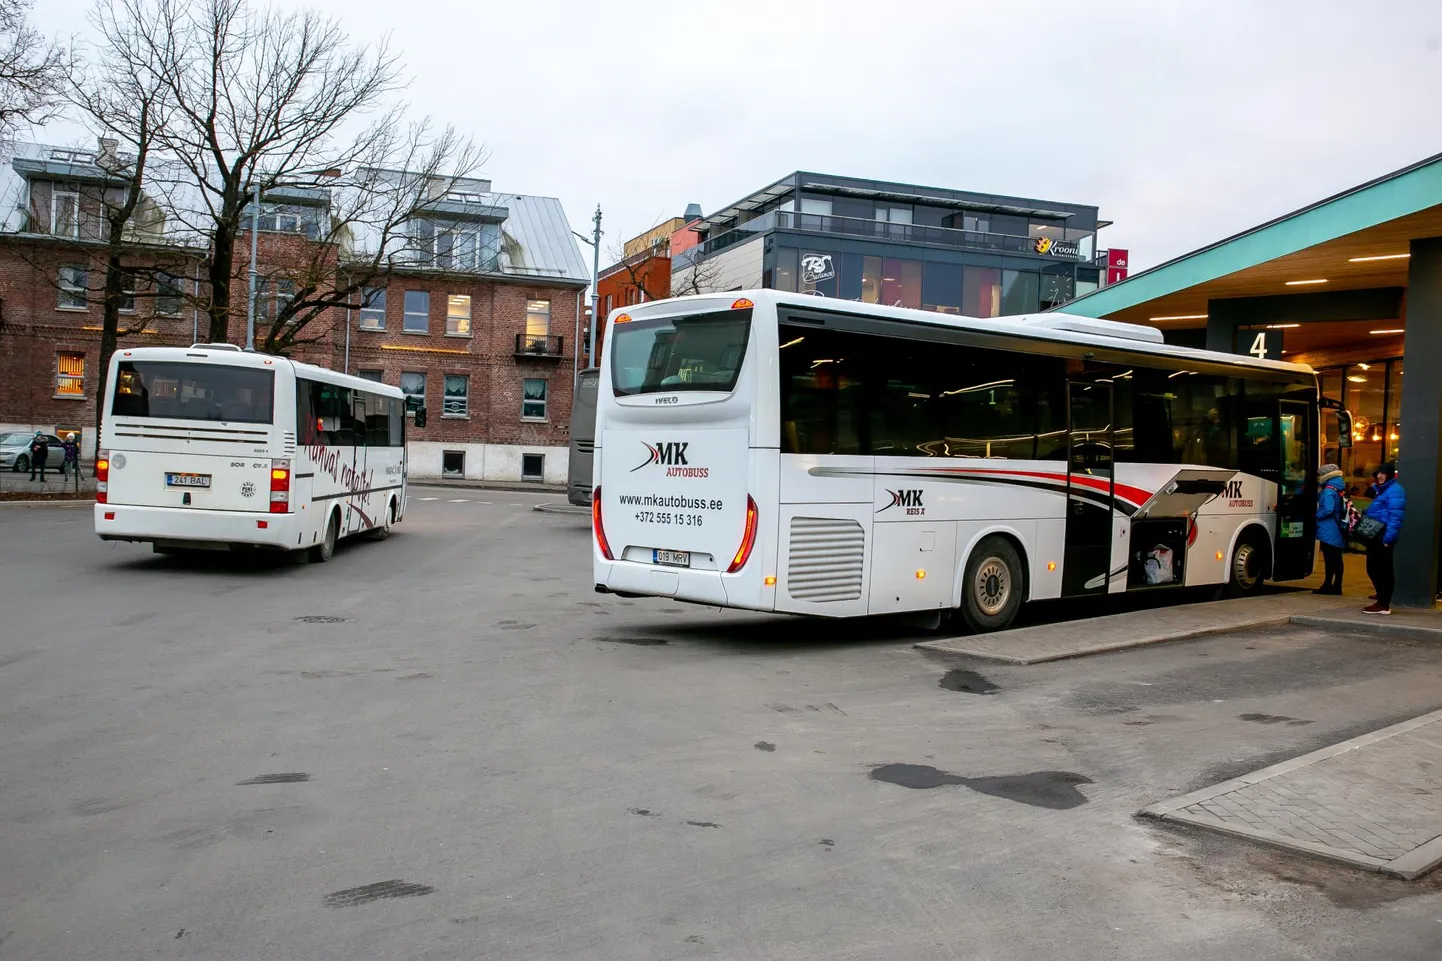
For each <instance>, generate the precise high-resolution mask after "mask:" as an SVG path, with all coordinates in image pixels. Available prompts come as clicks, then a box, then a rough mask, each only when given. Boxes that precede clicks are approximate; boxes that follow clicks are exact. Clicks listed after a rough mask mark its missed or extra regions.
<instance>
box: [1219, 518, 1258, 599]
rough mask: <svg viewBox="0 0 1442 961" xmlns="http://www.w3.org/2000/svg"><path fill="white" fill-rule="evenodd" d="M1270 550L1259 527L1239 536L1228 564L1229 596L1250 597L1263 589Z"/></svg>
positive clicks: (1227, 587) (1227, 592)
mask: <svg viewBox="0 0 1442 961" xmlns="http://www.w3.org/2000/svg"><path fill="white" fill-rule="evenodd" d="M1267 555H1268V550H1267V543H1266V539H1265V538H1264V537H1262V535H1261V533H1260V531H1259V530H1258V529H1257V528H1249V529H1248V530H1245V531H1243V532H1242V536H1241V537H1239V538H1237V546H1236V547H1234V548H1232V562H1231V564H1229V565H1228V566H1227V584H1226V587H1225V589H1224V594H1225V596H1227V597H1250V596H1252V595H1254V594H1256V593H1257V592H1259V591H1260V590H1261V589H1262V584H1263V583H1264V582H1265V581H1266V579H1267V565H1268V563H1269V561H1268V556H1267Z"/></svg>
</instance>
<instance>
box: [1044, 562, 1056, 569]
mask: <svg viewBox="0 0 1442 961" xmlns="http://www.w3.org/2000/svg"><path fill="white" fill-rule="evenodd" d="M1046 569H1047V570H1049V571H1054V570H1056V561H1047V562H1046Z"/></svg>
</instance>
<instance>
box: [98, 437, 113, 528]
mask: <svg viewBox="0 0 1442 961" xmlns="http://www.w3.org/2000/svg"><path fill="white" fill-rule="evenodd" d="M94 473H95V503H97V504H104V503H107V498H109V496H110V493H109V491H110V451H108V450H101V451H96V452H95V471H94ZM107 520H108V518H107Z"/></svg>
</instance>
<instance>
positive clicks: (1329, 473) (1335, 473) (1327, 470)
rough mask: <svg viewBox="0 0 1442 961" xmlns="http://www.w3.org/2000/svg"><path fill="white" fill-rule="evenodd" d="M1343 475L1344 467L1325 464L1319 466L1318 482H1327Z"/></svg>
mask: <svg viewBox="0 0 1442 961" xmlns="http://www.w3.org/2000/svg"><path fill="white" fill-rule="evenodd" d="M1341 476H1342V468H1340V467H1338V466H1337V465H1336V464H1323V465H1322V466H1321V467H1319V468H1317V483H1318V484H1325V483H1327V481H1329V480H1331V479H1332V478H1334V477H1341Z"/></svg>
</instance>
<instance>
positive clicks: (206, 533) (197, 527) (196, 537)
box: [95, 504, 302, 550]
mask: <svg viewBox="0 0 1442 961" xmlns="http://www.w3.org/2000/svg"><path fill="white" fill-rule="evenodd" d="M298 530H299V520H298V518H297V516H296V515H295V514H261V513H258V512H251V511H204V512H200V511H194V510H176V509H174V508H170V507H140V506H135V505H125V504H96V505H95V533H96V534H97V535H99V537H100V539H101V540H103V541H135V542H139V543H143V544H161V545H175V546H181V547H194V548H201V549H204V548H224V547H228V546H230V545H232V544H245V545H248V546H252V547H269V548H274V549H276V550H296V549H298V548H299V547H301V546H302V545H300V544H298V543H297V542H296V537H297V531H298Z"/></svg>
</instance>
